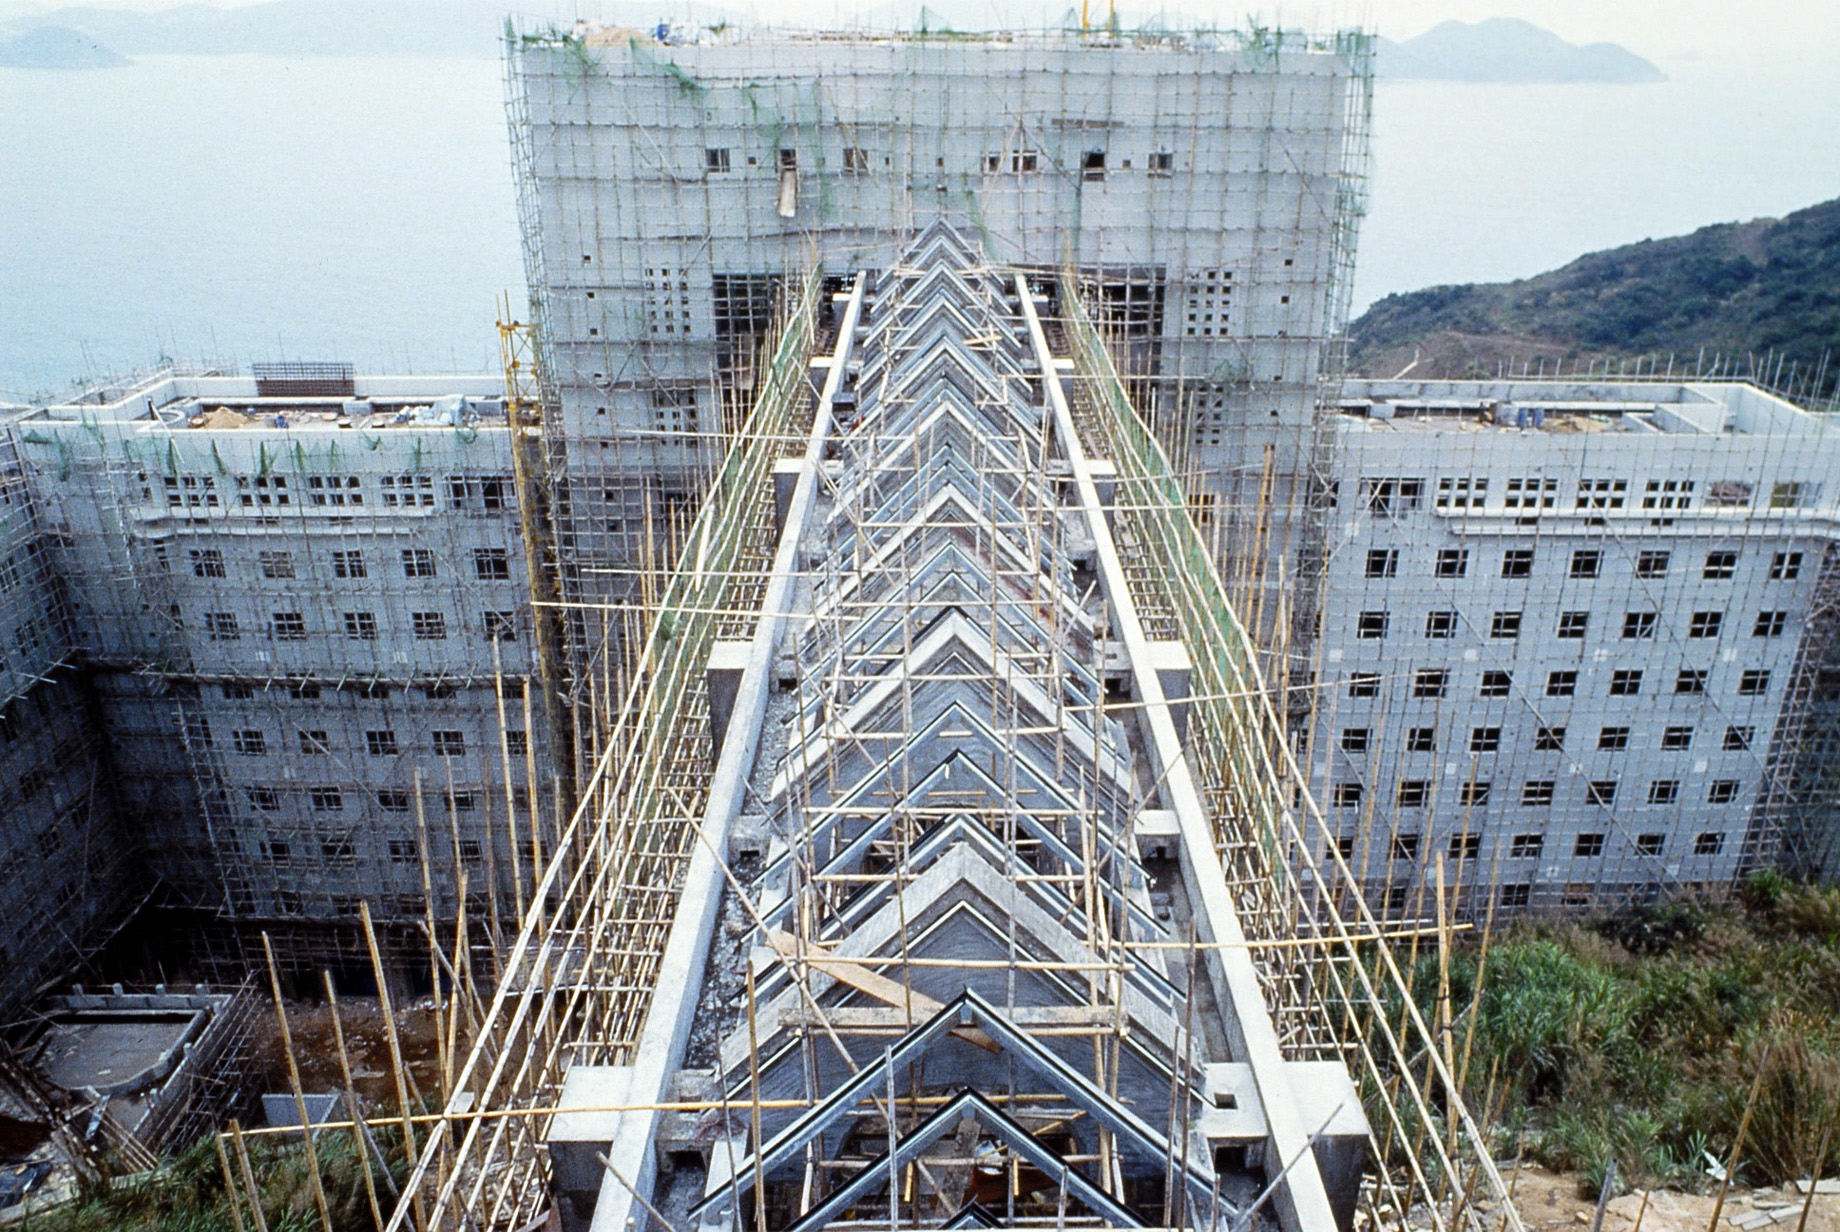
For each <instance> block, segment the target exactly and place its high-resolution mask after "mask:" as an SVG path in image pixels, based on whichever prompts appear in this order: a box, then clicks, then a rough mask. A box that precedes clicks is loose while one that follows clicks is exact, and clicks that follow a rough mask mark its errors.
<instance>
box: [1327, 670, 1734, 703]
mask: <svg viewBox="0 0 1840 1232" xmlns="http://www.w3.org/2000/svg"><path fill="white" fill-rule="evenodd" d="M1450 675H1451V674H1450V672H1449V671H1448V670H1447V669H1444V668H1422V669H1420V670H1418V671H1416V672H1413V673H1412V696H1413V697H1432V698H1438V697H1448V696H1449V695H1450ZM1643 678H1644V672H1643V669H1641V668H1639V667H1638V668H1619V669H1618V670H1616V671H1613V672H1611V673H1610V689H1609V694H1610V696H1611V697H1636V696H1639V695H1640V694H1641V692H1642V682H1643ZM1577 683H1578V673H1577V672H1573V671H1558V672H1552V673H1549V674H1548V677H1547V695H1548V696H1550V697H1570V696H1572V693H1573V690H1574V689H1575V688H1576V686H1577ZM1555 684H1557V685H1558V686H1560V690H1559V691H1555V689H1554V686H1555ZM1513 689H1514V674H1513V673H1512V672H1507V671H1499V670H1494V671H1485V672H1483V673H1482V682H1481V684H1480V685H1479V686H1478V689H1477V692H1476V696H1478V697H1507V696H1509V695H1510V694H1511V693H1512V692H1513ZM1705 691H1706V672H1705V671H1703V670H1700V669H1697V668H1682V669H1681V670H1680V671H1679V672H1678V673H1676V675H1675V677H1674V692H1675V693H1677V694H1701V693H1704V692H1705ZM1769 691H1770V673H1769V671H1768V669H1764V668H1752V669H1749V670H1746V671H1745V672H1743V673H1741V674H1740V675H1739V677H1738V695H1739V696H1740V697H1759V696H1761V695H1763V694H1765V693H1768V692H1769ZM1348 696H1350V697H1378V696H1380V674H1379V673H1378V672H1355V673H1352V674H1350V676H1349V677H1348Z"/></svg>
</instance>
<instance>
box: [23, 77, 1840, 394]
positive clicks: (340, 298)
mask: <svg viewBox="0 0 1840 1232" xmlns="http://www.w3.org/2000/svg"><path fill="white" fill-rule="evenodd" d="M1668 67H1669V71H1670V72H1671V73H1672V74H1673V77H1672V80H1670V81H1668V82H1666V83H1664V84H1660V85H1649V86H1478V85H1460V84H1445V83H1433V82H1395V83H1382V85H1381V87H1380V93H1379V97H1378V99H1377V102H1376V106H1375V121H1374V144H1373V149H1374V168H1373V178H1372V196H1371V208H1370V211H1369V215H1368V219H1367V222H1366V225H1365V226H1364V228H1363V232H1362V237H1361V255H1360V272H1359V275H1358V279H1357V284H1356V289H1355V299H1356V305H1357V308H1358V307H1360V306H1362V305H1365V304H1366V303H1368V302H1371V301H1372V300H1373V299H1375V298H1377V297H1379V296H1381V295H1384V294H1386V293H1388V292H1391V291H1398V290H1408V289H1411V288H1415V287H1421V286H1427V285H1431V284H1434V283H1440V282H1467V281H1473V280H1493V279H1502V278H1514V277H1522V276H1525V275H1528V274H1533V273H1537V272H1539V271H1540V270H1543V269H1548V268H1551V267H1553V266H1555V265H1559V264H1563V263H1564V262H1566V261H1568V260H1570V259H1571V258H1573V257H1575V256H1577V255H1578V254H1580V253H1583V252H1586V251H1590V250H1592V249H1596V248H1604V247H1608V246H1611V245H1614V244H1621V243H1627V242H1629V241H1632V240H1639V239H1642V238H1644V237H1648V236H1654V237H1659V236H1664V235H1671V234H1677V233H1680V232H1683V231H1687V230H1691V229H1692V228H1694V227H1696V226H1701V225H1704V224H1706V223H1710V222H1718V221H1723V220H1727V219H1733V218H1752V217H1758V216H1763V215H1775V214H1781V213H1783V212H1785V211H1788V210H1793V209H1796V208H1798V207H1801V206H1804V205H1810V204H1813V203H1814V202H1816V201H1820V200H1824V199H1827V198H1830V197H1834V196H1840V124H1835V123H1831V122H1827V123H1817V122H1815V117H1821V116H1825V117H1828V119H1829V120H1831V119H1832V118H1833V117H1835V116H1840V78H1836V77H1834V76H1832V75H1829V74H1825V73H1819V74H1812V75H1810V76H1809V77H1808V78H1807V81H1806V84H1805V85H1798V86H1795V87H1794V88H1790V87H1787V86H1785V84H1784V83H1783V82H1781V81H1770V80H1766V79H1765V75H1763V74H1759V73H1752V72H1743V73H1736V74H1734V73H1732V72H1729V71H1715V70H1713V69H1712V68H1709V67H1705V66H1694V65H1688V66H1685V67H1679V66H1674V65H1670V66H1668ZM501 98H502V88H501V84H500V70H499V66H498V65H497V64H496V63H494V62H490V61H483V60H409V59H403V60H391V59H369V58H367V59H306V58H302V59H287V58H278V57H264V56H211V57H193V56H148V57H142V58H140V59H138V60H136V61H135V62H134V63H133V64H131V65H129V66H128V67H125V68H120V69H112V70H106V71H101V72H84V73H62V72H28V71H24V70H7V69H0V396H4V394H5V393H7V392H11V393H13V394H15V395H18V394H23V393H27V392H31V391H41V390H55V389H60V388H63V387H65V386H66V385H67V384H68V383H69V382H70V381H71V380H72V379H73V378H77V377H79V376H84V375H88V374H97V373H109V372H116V371H121V370H124V369H126V368H130V367H133V366H136V365H140V364H145V363H149V362H152V361H153V360H155V359H157V358H158V357H160V356H161V355H171V356H174V357H178V358H185V359H202V358H211V359H217V360H220V361H221V360H233V361H238V362H243V363H247V362H248V361H250V360H251V359H269V358H318V357H340V358H348V359H351V360H354V361H355V362H357V363H358V364H359V365H360V366H361V367H366V368H371V369H373V370H378V369H389V370H393V371H451V370H456V369H471V370H480V369H489V368H492V367H494V366H495V365H496V363H497V339H496V335H495V333H494V331H493V328H492V324H493V320H494V309H495V303H496V298H497V296H498V295H499V294H500V293H501V292H503V291H505V290H507V289H517V288H520V287H521V285H522V272H521V264H520V259H519V254H518V242H517V228H516V216H515V210H514V205H513V200H512V189H511V177H510V170H509V166H508V156H507V153H506V146H505V130H504V118H503V111H502V106H501Z"/></svg>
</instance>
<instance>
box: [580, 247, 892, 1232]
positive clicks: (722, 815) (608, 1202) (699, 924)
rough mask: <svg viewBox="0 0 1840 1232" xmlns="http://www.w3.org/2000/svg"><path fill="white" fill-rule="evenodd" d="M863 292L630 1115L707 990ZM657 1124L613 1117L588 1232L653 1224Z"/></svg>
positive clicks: (732, 731)
mask: <svg viewBox="0 0 1840 1232" xmlns="http://www.w3.org/2000/svg"><path fill="white" fill-rule="evenodd" d="M864 286H865V279H864V278H863V277H862V276H861V275H858V276H857V279H856V286H855V289H854V290H853V291H852V292H851V295H850V301H849V306H848V307H847V308H846V309H845V310H844V315H843V322H842V325H841V327H840V328H839V329H838V331H837V349H836V350H835V351H834V352H833V353H832V356H831V360H832V362H831V366H830V370H829V375H828V376H827V377H826V379H825V382H824V390H823V392H822V394H821V395H820V397H819V403H818V408H817V413H816V414H815V415H814V416H813V417H812V418H813V422H812V429H811V435H810V437H809V438H808V439H807V441H806V444H805V454H804V457H803V459H802V460H801V461H800V463H799V475H798V478H797V480H796V481H795V483H794V486H793V495H792V500H791V503H790V505H789V506H788V508H787V513H786V520H785V524H784V526H783V527H782V529H781V533H780V538H779V546H778V549H777V550H776V551H775V553H774V556H773V572H772V574H771V575H770V577H769V578H768V581H767V591H766V595H765V597H764V598H763V599H762V601H761V607H760V611H761V615H760V619H759V621H758V622H757V623H756V624H755V627H754V637H753V640H752V641H751V642H750V643H749V650H748V658H747V662H746V664H745V666H744V667H743V669H742V675H741V680H740V682H739V684H738V685H737V686H736V690H735V696H734V701H733V704H732V706H731V708H730V712H729V719H728V725H727V733H726V734H727V737H728V738H726V739H724V740H723V742H722V748H721V752H720V753H719V754H718V755H717V758H716V765H715V769H714V772H713V773H712V774H711V776H710V792H709V800H708V803H707V804H706V806H705V808H704V812H703V816H702V818H701V821H700V825H699V827H698V830H699V836H700V839H701V841H700V842H699V843H698V844H697V846H696V847H695V848H694V850H693V851H692V852H691V856H690V866H689V868H688V869H686V870H685V873H684V882H683V889H682V891H681V892H680V893H679V895H678V903H677V914H676V916H675V918H674V919H673V920H672V923H671V933H670V937H669V938H668V939H667V941H666V942H665V948H664V952H663V954H662V955H661V956H660V961H659V964H658V970H659V971H661V972H669V973H672V975H671V978H668V979H661V980H660V981H659V983H658V987H657V991H656V992H655V993H654V994H653V998H652V1003H651V1007H650V1009H649V1010H648V1011H647V1013H646V1016H645V1026H644V1029H643V1030H642V1031H641V1032H640V1035H639V1043H638V1047H637V1048H636V1049H635V1051H634V1055H633V1065H632V1070H633V1075H634V1076H633V1080H632V1083H631V1087H630V1089H629V1092H628V1100H629V1103H630V1104H632V1105H647V1106H649V1105H657V1104H661V1103H664V1102H666V1092H667V1089H668V1087H669V1085H670V1081H671V1075H672V1074H674V1073H675V1072H676V1071H677V1070H678V1069H679V1068H680V1067H681V1066H682V1065H683V1058H684V1048H685V1046H686V1045H687V1044H688V1042H689V1038H690V1027H691V1024H692V1022H693V1021H694V1019H695V1016H696V1008H697V1003H698V999H699V997H700V996H701V994H702V990H703V968H704V964H705V963H706V962H707V960H708V957H709V942H710V938H711V937H712V936H713V934H714V932H715V926H716V920H717V917H718V915H719V914H720V909H721V904H722V893H723V889H724V886H725V878H724V876H723V870H722V865H721V861H722V859H723V858H724V853H725V852H726V850H727V847H728V835H729V831H730V829H731V828H732V827H733V825H734V823H735V819H736V817H737V816H739V814H740V812H741V803H742V798H743V795H744V793H745V791H746V787H747V781H748V775H749V773H750V771H751V769H752V767H753V764H754V756H755V753H756V752H757V751H758V749H759V744H760V728H761V722H762V720H763V719H764V718H765V716H766V709H767V694H768V692H769V691H770V690H771V688H772V681H771V679H769V677H770V675H771V668H772V664H773V658H774V654H775V651H776V649H777V646H778V642H779V637H780V631H781V628H782V627H783V625H784V623H785V612H786V610H787V608H788V606H789V603H790V596H791V593H792V590H793V586H794V583H795V582H796V581H797V573H798V560H797V553H798V549H799V538H800V536H801V535H802V534H803V533H804V527H805V523H806V522H807V521H808V520H810V517H811V512H812V509H813V507H814V506H815V504H816V503H817V497H818V472H819V467H820V465H821V462H822V460H823V457H824V444H825V441H826V439H827V438H828V437H829V435H830V427H831V410H830V407H831V400H832V399H833V398H835V397H836V394H837V390H838V388H839V386H840V385H841V382H842V380H843V374H844V371H845V368H846V367H847V365H848V361H849V356H850V351H851V348H852V347H853V346H854V345H855V340H856V322H857V320H858V318H859V317H860V316H861V313H862V302H863V289H864ZM661 1115H662V1114H661V1113H659V1112H658V1111H657V1110H656V1109H655V1108H652V1107H647V1108H645V1109H644V1110H635V1111H631V1112H624V1113H621V1114H619V1123H618V1125H617V1127H616V1129H615V1134H614V1137H613V1139H612V1141H611V1145H610V1146H609V1148H608V1150H607V1161H608V1164H609V1165H610V1168H609V1170H608V1171H607V1172H606V1173H604V1174H603V1176H602V1178H601V1188H600V1198H599V1200H598V1201H597V1202H596V1203H595V1207H594V1216H593V1221H592V1223H591V1224H590V1227H591V1228H592V1229H593V1232H626V1229H627V1228H628V1227H629V1223H630V1225H631V1226H636V1225H638V1224H639V1223H643V1222H646V1221H647V1220H648V1219H649V1216H647V1215H646V1214H645V1212H644V1209H643V1207H642V1206H641V1205H640V1204H639V1203H638V1201H637V1200H636V1197H635V1194H634V1190H635V1189H636V1190H637V1191H638V1192H639V1193H642V1194H650V1193H651V1192H652V1191H653V1189H654V1187H655V1184H656V1181H657V1178H658V1157H657V1152H656V1151H655V1149H654V1144H655V1142H656V1140H657V1134H658V1123H659V1119H660V1117H661ZM616 1173H617V1175H616ZM622 1178H623V1179H622ZM629 1185H630V1187H629Z"/></svg>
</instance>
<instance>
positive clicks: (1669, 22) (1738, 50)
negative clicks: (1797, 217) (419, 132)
mask: <svg viewBox="0 0 1840 1232" xmlns="http://www.w3.org/2000/svg"><path fill="white" fill-rule="evenodd" d="M89 2H90V3H94V4H97V5H98V6H99V7H104V8H132V9H142V10H156V9H165V8H176V7H179V6H180V5H181V4H182V3H196V2H197V0H89ZM260 2H261V0H219V3H218V6H219V7H225V8H228V7H240V6H241V5H244V4H249V3H260ZM376 2H377V4H378V5H379V7H384V6H387V5H388V4H389V3H390V0H376ZM706 2H708V3H711V5H712V7H722V8H730V9H736V10H741V11H748V12H752V13H755V14H757V15H758V17H763V18H766V19H767V20H779V21H789V22H795V23H798V24H814V23H824V22H828V21H835V20H838V19H839V18H842V19H844V20H847V18H848V15H849V14H850V13H851V12H853V11H856V10H858V9H863V8H868V7H875V8H881V7H884V5H882V4H881V3H879V2H878V0H854V2H848V0H775V2H773V3H760V2H758V0H754V2H750V0H706ZM1091 2H1092V4H1093V9H1094V11H1100V10H1102V8H1103V0H1091ZM1074 3H1077V0H1035V2H1033V3H1017V2H1016V0H1008V2H1007V3H1006V2H1004V0H997V2H996V3H980V4H979V5H978V6H977V7H978V8H979V9H980V10H983V9H996V10H998V11H999V12H1003V13H1005V14H1006V15H1009V16H1011V19H1012V20H1015V19H1017V18H1026V17H1028V16H1031V15H1033V14H1037V13H1042V12H1048V11H1052V12H1054V13H1060V12H1064V11H1066V9H1067V8H1068V7H1070V6H1071V5H1072V4H1074ZM56 7H60V6H59V5H58V4H56V3H52V2H48V0H38V2H37V3H31V2H30V0H12V2H7V0H0V13H4V12H5V11H7V10H13V11H17V10H19V9H23V8H40V9H49V8H56ZM505 7H506V8H507V9H513V10H530V11H541V12H544V13H552V12H563V13H568V12H579V13H581V14H583V15H588V16H593V15H594V14H595V12H596V10H597V9H600V8H602V7H604V6H603V5H601V4H598V3H596V0H506V5H505ZM635 7H645V6H644V5H643V3H641V4H639V5H637V6H635ZM656 7H657V9H658V10H659V12H660V13H661V14H669V13H671V12H672V11H673V10H679V9H681V8H682V7H683V0H676V2H675V3H673V2H672V0H661V2H660V3H658V4H657V5H656ZM937 7H939V8H942V9H948V10H953V9H957V8H958V7H960V6H959V5H956V4H953V3H951V2H950V0H946V2H944V3H939V4H937ZM1119 7H1120V8H1123V9H1126V10H1128V11H1134V12H1135V11H1150V10H1154V9H1156V8H1160V7H1164V6H1163V5H1161V4H1157V3H1154V2H1152V3H1146V2H1145V0H1134V2H1133V0H1127V2H1126V3H1123V4H1121V5H1120V6H1119ZM1168 7H1170V8H1172V9H1177V8H1179V9H1181V10H1184V11H1188V12H1192V13H1195V14H1198V15H1201V16H1203V17H1207V18H1210V19H1211V20H1213V21H1216V22H1219V23H1220V24H1237V23H1239V22H1241V21H1243V20H1244V18H1245V15H1246V14H1248V13H1251V14H1253V15H1254V16H1256V17H1258V18H1259V19H1260V20H1262V21H1265V22H1268V23H1273V24H1280V23H1281V24H1285V25H1302V26H1308V27H1311V28H1320V27H1324V26H1329V25H1349V24H1360V25H1364V26H1367V27H1369V28H1372V29H1377V30H1379V31H1380V32H1381V33H1383V34H1386V35H1388V36H1390V37H1393V38H1408V37H1410V36H1412V35H1414V34H1418V33H1420V32H1422V31H1424V30H1426V29H1428V28H1430V27H1431V26H1434V25H1436V24H1437V23H1438V22H1440V21H1445V20H1448V19H1451V18H1455V19H1457V20H1459V21H1479V20H1481V19H1483V18H1485V17H1521V18H1524V19H1526V20H1528V21H1531V22H1534V23H1535V24H1537V25H1541V26H1545V27H1546V28H1547V29H1549V30H1552V31H1554V32H1555V33H1557V34H1560V35H1562V36H1563V37H1565V38H1567V39H1569V40H1571V41H1572V42H1598V41H1608V42H1617V43H1622V44H1624V45H1625V46H1627V47H1629V48H1630V49H1631V50H1632V51H1636V52H1638V53H1639V54H1642V55H1646V56H1649V57H1650V58H1651V59H1658V58H1663V57H1680V56H1698V57H1723V56H1731V57H1734V58H1742V59H1743V60H1746V61H1752V60H1754V59H1756V58H1759V57H1764V58H1767V57H1774V56H1784V57H1788V58H1792V59H1796V60H1801V59H1804V58H1813V57H1819V58H1824V59H1825V58H1831V57H1833V56H1835V55H1836V54H1840V5H1837V4H1833V3H1830V2H1828V0H1529V2H1524V3H1518V4H1516V3H1508V2H1504V0H1285V2H1284V3H1281V4H1270V3H1262V4H1246V3H1241V2H1235V0H1215V2H1213V3H1210V2H1209V0H1186V2H1185V3H1179V4H1171V5H1169V6H1168Z"/></svg>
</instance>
